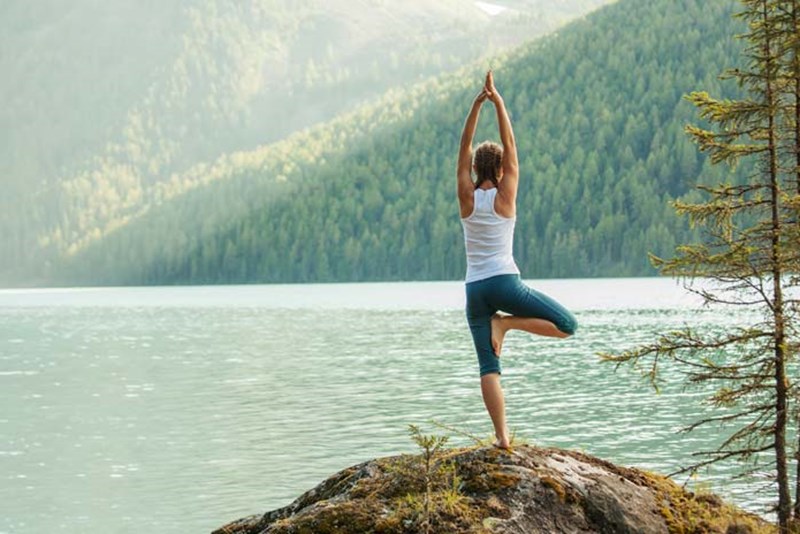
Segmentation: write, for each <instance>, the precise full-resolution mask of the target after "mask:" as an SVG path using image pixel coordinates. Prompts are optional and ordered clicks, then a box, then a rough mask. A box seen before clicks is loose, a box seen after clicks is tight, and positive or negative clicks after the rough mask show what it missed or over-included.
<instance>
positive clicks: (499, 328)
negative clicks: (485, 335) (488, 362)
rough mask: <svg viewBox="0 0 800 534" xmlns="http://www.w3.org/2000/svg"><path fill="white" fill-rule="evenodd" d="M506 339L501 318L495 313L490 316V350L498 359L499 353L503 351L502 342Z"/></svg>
mask: <svg viewBox="0 0 800 534" xmlns="http://www.w3.org/2000/svg"><path fill="white" fill-rule="evenodd" d="M505 337H506V329H505V328H503V316H502V315H499V314H497V313H495V314H494V315H493V316H492V349H493V350H494V353H495V355H496V356H497V357H498V358H499V357H500V351H501V350H503V340H504V339H505Z"/></svg>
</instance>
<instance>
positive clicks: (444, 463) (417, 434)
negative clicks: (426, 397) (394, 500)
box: [398, 425, 466, 534]
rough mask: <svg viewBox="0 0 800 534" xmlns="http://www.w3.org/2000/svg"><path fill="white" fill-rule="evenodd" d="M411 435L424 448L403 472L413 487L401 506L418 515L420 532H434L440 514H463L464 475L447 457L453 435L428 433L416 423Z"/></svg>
mask: <svg viewBox="0 0 800 534" xmlns="http://www.w3.org/2000/svg"><path fill="white" fill-rule="evenodd" d="M408 429H409V434H410V435H411V439H412V440H413V441H414V443H416V444H417V446H418V447H419V448H420V450H421V453H422V454H421V455H420V457H419V458H418V460H417V461H416V462H415V464H404V468H403V469H402V471H403V472H402V473H398V474H401V476H403V477H404V478H405V480H406V483H407V484H408V489H409V490H410V491H409V493H407V494H406V495H405V496H403V497H402V499H401V500H400V509H401V510H403V511H405V512H408V513H410V514H413V515H414V516H416V523H417V527H418V529H419V531H420V532H424V533H425V534H430V533H432V532H434V527H435V526H436V525H437V518H440V516H442V515H449V516H451V517H453V516H459V515H462V514H463V510H464V508H463V505H464V502H465V500H466V497H465V496H464V495H463V494H462V493H461V478H460V477H459V476H458V474H457V473H456V465H455V463H454V462H452V461H448V460H445V459H443V458H442V457H441V456H442V452H443V451H444V450H445V446H446V444H447V443H448V441H449V436H437V435H432V434H431V435H426V434H424V433H423V432H422V430H420V428H419V427H418V426H416V425H409V426H408Z"/></svg>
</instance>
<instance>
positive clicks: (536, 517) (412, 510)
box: [213, 445, 775, 534]
mask: <svg viewBox="0 0 800 534" xmlns="http://www.w3.org/2000/svg"><path fill="white" fill-rule="evenodd" d="M365 532H376V533H411V532H422V533H424V532H437V533H438V532H442V533H461V532H464V533H466V532H496V533H520V534H522V533H524V534H535V533H547V534H552V533H573V532H574V533H583V534H585V533H593V532H597V533H614V534H617V533H619V534H625V533H652V534H667V533H673V532H678V533H692V532H696V533H716V532H718V533H720V534H734V533H736V534H745V533H753V534H756V533H762V532H763V533H766V532H775V528H774V526H773V525H771V524H768V523H766V522H764V521H762V520H761V519H759V518H758V517H757V516H754V515H752V514H748V513H746V512H744V511H742V510H739V509H737V508H735V507H733V506H730V505H727V504H725V503H723V502H722V501H721V500H720V499H719V498H718V497H716V496H714V495H711V494H702V495H698V494H693V493H689V492H686V491H684V490H683V489H681V488H680V487H679V486H677V485H676V484H674V483H673V482H671V481H670V480H668V479H666V478H664V477H662V476H659V475H654V474H651V473H646V472H643V471H640V470H637V469H631V468H626V467H620V466H617V465H614V464H611V463H609V462H605V461H603V460H599V459H597V458H594V457H591V456H588V455H586V454H582V453H578V452H573V451H565V450H559V449H544V448H538V447H532V446H527V445H523V446H519V447H515V448H514V450H513V452H508V451H503V450H500V449H496V448H494V447H480V448H464V449H445V450H444V451H441V452H439V453H438V454H436V455H435V456H434V457H432V458H431V461H430V462H429V463H426V459H425V457H424V455H417V456H412V455H403V456H394V457H388V458H378V459H375V460H371V461H368V462H365V463H362V464H359V465H355V466H353V467H349V468H347V469H344V470H343V471H340V472H339V473H336V474H335V475H333V476H332V477H330V478H328V479H327V480H325V481H324V482H322V483H321V484H319V485H318V486H317V487H315V488H314V489H312V490H310V491H308V492H306V493H304V494H303V495H301V496H300V497H299V498H298V499H296V500H295V501H294V502H293V503H292V504H290V505H289V506H286V507H284V508H279V509H277V510H273V511H271V512H267V513H266V514H263V515H253V516H250V517H246V518H244V519H239V520H237V521H234V522H232V523H229V524H227V525H225V526H223V527H221V528H219V529H217V530H215V531H214V532H213V534H278V533H281V534H289V533H297V534H301V533H342V534H347V533H359V534H360V533H365Z"/></svg>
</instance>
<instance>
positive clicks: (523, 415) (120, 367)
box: [0, 279, 758, 533]
mask: <svg viewBox="0 0 800 534" xmlns="http://www.w3.org/2000/svg"><path fill="white" fill-rule="evenodd" d="M529 283H530V284H531V285H533V286H534V287H536V288H538V289H540V290H542V291H545V292H546V293H548V294H550V295H551V296H553V297H555V298H557V299H558V300H560V301H561V302H563V303H564V304H565V305H566V306H567V307H569V308H570V309H572V310H573V311H574V312H575V315H576V316H577V318H578V321H579V322H580V329H579V331H578V334H577V335H576V336H575V337H574V338H572V339H569V340H566V341H560V340H548V339H543V338H535V337H533V336H528V335H525V334H522V333H519V332H512V333H511V334H510V335H509V337H508V338H507V340H506V343H505V345H504V350H503V352H504V355H503V360H504V367H505V372H504V386H505V389H506V394H507V409H508V412H509V424H510V426H511V427H512V429H515V430H516V432H517V434H518V435H520V436H522V437H524V438H525V439H526V440H528V441H531V442H534V443H538V444H542V445H550V446H559V447H568V448H575V449H582V450H585V451H587V452H589V453H591V454H595V455H598V456H601V457H604V458H606V459H609V460H612V461H615V462H619V463H623V464H627V465H634V466H639V467H643V468H646V469H651V470H657V471H661V472H669V471H671V470H674V469H675V468H677V467H678V466H679V465H681V463H686V462H688V461H689V460H690V455H691V453H692V452H693V451H697V450H702V449H708V448H713V446H714V445H715V444H716V443H717V441H718V440H719V439H720V435H719V433H718V432H717V431H716V430H715V429H709V430H708V431H705V432H702V433H696V434H690V435H688V436H687V435H681V434H676V430H677V429H679V428H680V427H681V426H683V425H686V424H688V423H690V422H692V421H693V420H695V419H696V418H697V417H698V416H699V415H702V414H703V413H707V411H706V410H707V409H706V408H704V407H703V406H702V405H701V403H700V399H701V398H702V394H701V392H698V391H694V390H692V391H684V390H683V389H682V388H681V387H680V381H679V380H678V379H677V377H676V379H675V380H673V381H671V383H670V384H668V385H667V387H666V388H665V389H664V390H663V391H662V393H661V394H660V395H655V394H654V393H653V391H652V390H651V389H649V387H648V386H647V385H646V384H645V383H644V382H643V381H642V380H641V378H640V377H639V375H638V374H637V373H636V372H634V371H631V370H629V369H627V368H624V369H620V370H619V371H617V372H616V373H615V372H614V369H613V367H612V366H610V365H608V364H601V363H599V362H598V359H597V357H596V353H597V352H598V351H603V350H617V349H624V348H626V347H630V346H632V345H635V344H637V343H642V342H645V341H648V340H651V339H652V338H653V333H654V332H658V331H664V330H665V329H668V328H671V327H680V326H682V325H684V324H686V323H691V324H693V325H696V326H698V327H708V328H725V327H726V326H729V325H731V324H734V323H737V322H742V321H744V320H745V319H746V318H744V317H741V316H737V315H735V314H731V313H730V312H720V311H713V312H712V311H707V310H706V311H697V310H696V300H695V299H693V298H692V297H691V296H690V295H688V294H687V293H685V291H684V290H683V289H681V288H680V287H679V286H678V285H676V284H675V283H674V282H672V281H670V280H665V279H614V280H557V281H543V282H536V281H531V282H529ZM463 306H464V298H463V284H462V283H458V282H453V283H450V282H445V283H402V284H344V285H298V286H227V287H179V288H174V287H170V288H125V289H121V288H104V289H60V290H52V289H51V290H19V291H18V290H0V391H2V398H3V405H2V412H0V532H7V533H11V532H13V533H22V532H26V533H27V532H31V533H38V532H45V531H46V532H59V533H66V532H68V533H86V532H115V533H116V532H121V533H126V532H131V533H133V532H137V533H138V532H142V531H149V530H153V531H158V532H161V533H186V532H208V531H210V530H212V529H213V528H215V527H218V526H220V525H221V524H223V523H225V522H227V521H230V520H232V519H235V518H238V517H241V516H244V515H249V514H252V513H260V512H264V511H266V510H269V509H272V508H276V507H279V506H283V505H285V504H288V503H289V502H290V501H291V500H293V499H294V498H295V497H296V496H298V495H299V494H300V493H301V492H303V491H305V490H306V489H309V488H310V487H312V486H313V485H315V484H317V483H318V482H320V481H321V480H322V479H324V478H325V477H327V476H328V475H330V474H332V473H333V472H335V471H337V470H339V469H342V468H344V467H346V466H348V465H351V464H354V463H357V462H360V461H363V460H366V459H369V458H372V457H375V456H382V455H392V454H398V453H401V452H413V450H414V445H413V444H412V442H411V441H410V440H409V439H408V436H407V425H408V424H410V423H415V424H420V425H422V426H423V427H424V428H426V429H427V430H429V431H439V432H442V431H440V430H438V429H436V428H435V427H432V426H430V425H428V424H426V422H427V421H430V420H432V419H433V420H436V421H440V422H442V423H445V424H451V425H455V426H457V427H458V428H461V429H463V430H465V431H468V432H471V433H474V434H478V435H481V436H485V437H489V436H490V434H491V425H490V423H489V420H488V416H487V415H486V414H485V411H484V408H483V404H482V402H481V397H480V390H479V382H478V377H477V360H476V357H475V356H474V353H473V349H472V342H471V339H470V336H469V332H468V329H467V326H466V321H465V319H464V316H463V311H462V310H463ZM453 442H454V443H455V444H466V443H468V441H466V440H464V439H463V438H458V437H457V436H454V437H453ZM734 469H735V466H726V467H719V468H715V469H714V470H713V471H709V472H707V473H704V474H703V476H702V482H703V484H706V485H709V484H710V486H711V488H712V489H713V490H714V491H717V492H719V493H721V494H723V495H725V496H726V497H728V498H731V499H733V500H735V501H737V502H739V503H740V504H744V505H746V506H749V507H754V508H756V509H757V505H758V498H757V497H753V488H754V484H753V482H752V481H747V480H735V481H733V480H732V478H733V473H734Z"/></svg>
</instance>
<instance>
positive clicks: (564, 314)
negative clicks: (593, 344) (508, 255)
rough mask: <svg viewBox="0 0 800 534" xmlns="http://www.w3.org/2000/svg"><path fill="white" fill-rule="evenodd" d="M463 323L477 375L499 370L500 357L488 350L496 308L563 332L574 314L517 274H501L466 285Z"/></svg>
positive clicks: (569, 330)
mask: <svg viewBox="0 0 800 534" xmlns="http://www.w3.org/2000/svg"><path fill="white" fill-rule="evenodd" d="M466 286H467V322H469V329H470V331H471V332H472V341H473V342H474V343H475V351H476V352H477V353H478V363H479V364H480V372H481V376H483V375H485V374H488V373H500V371H501V369H500V359H499V358H498V357H497V356H496V355H495V353H494V349H492V316H493V315H494V314H495V313H497V312H498V311H502V312H505V313H510V314H511V315H516V316H518V317H535V318H538V319H546V320H548V321H550V322H551V323H553V324H554V325H556V328H558V329H559V330H561V331H562V332H564V333H565V334H570V335H572V334H574V333H575V330H576V329H577V328H578V322H577V321H576V320H575V317H574V316H573V315H572V314H571V313H570V312H569V310H567V309H566V308H565V307H564V306H562V305H561V304H559V303H558V302H556V301H555V300H553V299H552V298H550V297H548V296H547V295H545V294H544V293H541V292H539V291H536V290H535V289H531V288H529V287H528V286H526V285H525V284H524V283H522V280H520V277H519V275H518V274H501V275H498V276H492V277H491V278H486V279H484V280H478V281H476V282H470V283H468V284H467V285H466Z"/></svg>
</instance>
